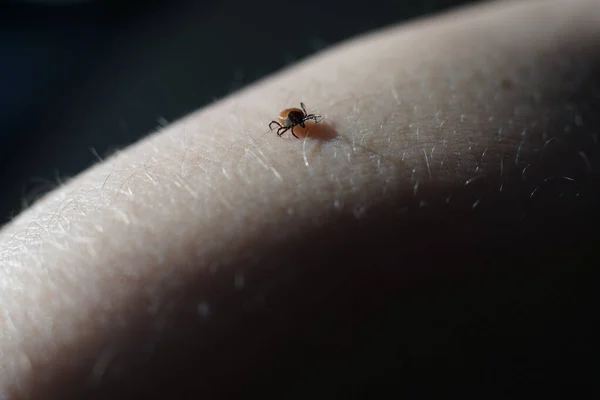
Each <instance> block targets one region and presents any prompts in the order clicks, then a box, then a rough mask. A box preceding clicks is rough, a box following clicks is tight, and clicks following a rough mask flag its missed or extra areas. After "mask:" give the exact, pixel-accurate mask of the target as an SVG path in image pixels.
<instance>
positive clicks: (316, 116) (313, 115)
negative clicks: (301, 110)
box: [305, 114, 320, 123]
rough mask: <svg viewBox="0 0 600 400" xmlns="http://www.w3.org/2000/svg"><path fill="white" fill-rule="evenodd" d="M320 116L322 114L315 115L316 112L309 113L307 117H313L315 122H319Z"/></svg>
mask: <svg viewBox="0 0 600 400" xmlns="http://www.w3.org/2000/svg"><path fill="white" fill-rule="evenodd" d="M319 117H320V115H315V114H308V115H307V116H306V117H305V119H312V120H313V121H315V122H317V123H318V122H319V120H318V118H319Z"/></svg>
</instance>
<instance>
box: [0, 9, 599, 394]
mask: <svg viewBox="0 0 600 400" xmlns="http://www.w3.org/2000/svg"><path fill="white" fill-rule="evenodd" d="M599 45H600V7H599V6H598V2H597V1H594V0H588V1H586V0H578V1H572V0H565V1H557V0H551V1H508V2H499V3H496V4H489V5H482V6H478V7H474V8H468V9H463V10H459V11H456V12H453V13H451V14H448V15H442V16H439V17H436V18H432V19H427V20H422V21H416V22H413V23H410V24H406V25H402V26H399V27H394V28H390V29H388V30H385V31H381V32H376V33H374V34H371V35H368V36H363V37H360V38H358V39H355V40H353V41H350V42H347V43H344V44H342V45H340V46H338V47H335V48H333V49H330V50H327V51H325V52H324V53H321V54H319V55H317V56H316V57H314V58H312V59H309V60H307V61H306V62H303V63H300V64H299V65H296V66H294V67H292V68H290V69H288V70H286V71H283V72H282V73H279V74H277V75H275V76H272V77H270V78H268V79H266V80H264V81H261V82H259V83H258V84H255V85H253V86H251V87H249V88H247V89H244V90H243V91H241V92H239V93H236V94H234V95H232V96H230V97H228V98H226V99H224V100H222V101H220V102H218V103H216V104H214V105H211V106H209V107H206V108H205V109H202V110H200V111H198V112H196V113H194V114H192V115H190V116H188V117H186V118H184V119H182V120H180V121H177V122H175V123H173V124H172V125H170V126H168V127H167V128H165V129H164V130H161V131H160V132H158V133H156V134H153V135H151V136H149V137H148V138H146V139H145V140H143V141H141V142H140V143H137V144H135V145H133V146H131V147H129V148H127V149H124V150H123V151H121V152H119V153H118V154H116V155H114V156H113V157H111V158H109V159H107V160H105V161H104V162H102V163H100V164H98V165H96V166H95V167H93V168H91V169H89V170H88V171H86V172H84V173H82V174H81V175H79V176H78V177H76V178H75V179H73V180H71V181H69V182H68V183H66V184H65V185H63V186H61V187H58V188H56V189H55V190H54V191H53V192H51V193H50V194H48V195H47V196H46V197H45V198H43V199H42V200H40V201H38V202H37V203H35V204H34V205H33V206H32V207H31V208H30V209H28V210H26V211H25V212H23V213H22V214H21V215H20V216H18V217H17V218H16V219H14V220H13V221H12V222H11V223H10V224H8V225H6V226H5V227H4V228H3V229H2V230H1V231H0V304H1V305H2V307H1V309H0V326H2V330H1V331H0V355H1V357H2V363H1V364H0V398H2V399H4V398H10V399H13V398H15V399H17V398H26V397H28V396H30V397H31V398H36V399H37V398H44V399H49V398H65V397H64V396H66V395H68V394H72V393H78V391H90V392H86V393H93V392H94V391H96V390H100V389H103V388H104V389H105V390H107V392H106V393H107V394H106V396H107V397H106V398H118V395H119V393H123V392H122V390H124V389H121V388H122V386H120V385H121V383H118V384H115V383H114V382H130V383H131V382H133V383H131V385H130V386H131V387H133V388H136V387H138V386H148V387H150V388H152V384H153V380H152V379H151V378H148V377H150V376H161V375H163V372H161V368H163V366H165V367H164V368H166V369H170V368H177V366H178V365H179V364H178V363H177V361H175V362H174V365H175V367H173V366H171V365H170V364H168V362H167V361H164V362H163V361H161V362H157V361H156V360H154V359H153V360H150V357H148V355H149V354H158V356H157V357H158V358H159V359H160V360H163V359H162V358H161V357H163V356H164V355H165V354H179V353H178V352H182V354H183V353H187V352H191V353H192V354H193V353H194V352H200V350H198V348H197V347H198V346H202V345H203V344H202V343H209V344H210V345H209V344H207V345H206V346H212V344H214V343H218V342H219V340H225V341H228V340H230V341H232V342H235V343H237V342H239V341H240V340H241V339H240V338H237V337H236V338H234V339H221V337H230V336H227V335H231V333H228V332H230V330H231V329H233V331H235V332H237V335H239V336H242V337H244V340H248V342H247V343H246V342H244V343H245V345H248V346H250V344H252V345H256V343H259V342H260V340H258V339H256V340H255V342H253V341H252V340H253V339H252V338H250V339H248V336H252V335H256V336H262V337H265V338H269V337H272V336H273V335H275V336H276V335H277V333H273V332H272V331H271V330H270V331H269V332H262V331H260V327H258V328H256V329H255V330H254V331H252V330H251V331H246V330H244V329H245V328H243V329H242V328H239V329H238V328H231V326H236V325H235V324H237V323H238V319H239V315H241V314H243V313H242V311H241V310H246V308H248V307H247V306H249V305H252V307H250V308H252V309H253V310H258V311H248V313H250V314H244V315H250V316H251V315H252V312H258V313H260V312H261V311H260V310H261V309H266V310H270V311H268V312H267V311H264V312H266V313H267V317H270V318H272V319H274V320H277V318H278V316H277V315H278V313H280V314H282V315H283V314H285V315H288V316H289V315H290V314H294V313H296V312H297V311H298V310H297V309H296V308H295V307H299V306H298V304H297V303H295V302H293V301H290V300H289V299H288V298H287V297H286V296H284V295H283V294H282V293H284V292H292V293H296V294H297V295H298V296H300V294H302V296H306V299H307V301H306V303H309V304H312V307H317V306H316V305H315V304H319V302H320V301H321V297H320V296H325V294H331V292H332V291H333V292H334V293H336V292H335V289H331V287H330V286H331V283H332V282H335V281H336V279H337V278H335V277H339V276H344V277H345V278H346V279H353V278H356V279H357V280H358V279H359V278H358V277H360V276H362V275H364V274H365V270H367V269H369V268H374V270H373V272H372V273H373V274H378V273H381V272H378V270H377V268H381V269H382V270H383V269H385V268H386V267H385V266H387V267H389V266H392V265H395V264H397V263H398V262H399V260H401V262H402V265H403V266H406V269H407V270H415V269H419V268H420V266H421V263H422V262H423V261H422V260H423V257H422V255H421V254H420V253H419V250H414V249H415V246H417V247H419V246H421V247H422V248H423V250H422V251H423V254H428V253H430V252H432V251H435V250H436V249H439V248H440V246H444V248H446V247H455V248H458V249H460V248H461V246H464V245H465V241H470V242H469V245H468V247H466V248H471V247H470V246H477V245H478V243H479V242H478V240H479V238H481V237H482V236H481V235H479V234H480V233H481V232H480V231H479V229H489V228H482V227H481V226H480V225H478V224H476V223H475V222H480V221H481V220H485V219H486V218H487V219H489V220H491V221H494V220H495V218H496V219H498V220H503V221H506V220H507V219H508V220H511V219H514V221H515V222H514V223H515V224H518V222H517V221H519V220H521V218H522V215H523V214H527V213H528V212H530V210H531V207H535V206H536V204H538V203H537V202H538V201H539V199H540V197H539V196H555V195H556V194H553V193H550V194H548V188H550V189H552V188H553V187H555V186H556V185H562V186H561V188H563V189H564V190H568V189H569V188H570V187H571V186H570V185H571V183H572V182H576V181H578V180H579V179H580V177H585V176H586V175H589V174H590V172H591V168H593V165H594V162H595V161H597V158H596V157H597V149H596V145H595V142H594V140H595V138H594V132H598V129H599V128H600V127H599V126H598V125H594V124H595V123H597V120H595V121H594V120H593V119H590V118H591V117H590V115H592V114H590V112H589V110H587V109H586V108H585V104H586V102H588V99H587V98H586V97H585V96H586V94H585V93H587V92H582V90H584V89H582V88H587V89H590V83H589V81H588V80H587V79H588V78H590V76H591V75H592V72H593V71H594V69H597V68H598V64H597V63H598V60H597V59H596V58H595V57H596V56H597V50H595V49H597V48H598V46H599ZM594 89H596V90H597V87H593V86H591V90H594ZM582 93H583V94H582ZM596 96H597V93H596ZM300 101H303V102H304V103H305V104H306V106H307V111H308V112H309V113H315V114H319V115H322V116H323V123H325V124H330V125H331V126H332V127H333V128H334V129H335V132H336V133H337V135H338V136H337V137H336V138H334V139H331V140H319V139H318V138H317V139H315V138H311V137H310V133H309V135H308V136H309V137H308V138H301V139H295V138H293V137H291V135H288V134H286V135H284V136H283V137H282V138H278V137H277V136H276V135H275V134H274V133H269V134H266V135H265V133H266V132H267V131H268V128H267V124H268V121H269V120H271V119H273V118H274V117H276V116H277V114H278V113H279V111H280V110H282V109H284V108H288V107H298V105H299V103H300ZM564 110H567V111H564ZM596 139H597V138H596ZM555 146H558V147H555ZM561 146H562V147H561ZM561 149H562V150H561ZM565 149H566V150H565ZM540 154H543V155H544V157H540ZM553 157H554V158H553ZM563 189H561V190H563ZM513 198H514V199H520V198H523V199H525V200H524V201H525V202H524V203H519V202H516V203H515V202H508V203H507V202H506V199H513ZM527 199H529V200H527ZM542 199H543V197H542ZM502 201H504V203H501V204H502V205H500V206H496V205H495V204H496V203H497V202H502ZM546 212H547V214H545V213H546ZM547 215H554V216H555V215H556V213H555V212H553V210H552V209H550V210H549V211H540V220H543V219H544V218H545V217H546V216H547ZM407 216H414V218H412V217H411V218H409V217H407ZM450 218H452V219H453V220H456V219H458V220H460V221H461V224H460V229H459V230H458V231H453V228H452V227H450V228H448V226H446V225H445V224H443V223H442V221H446V220H449V219H450ZM554 218H559V217H554ZM420 220H428V221H430V222H431V221H433V222H431V223H432V224H433V225H431V226H430V225H428V226H427V227H423V226H422V225H420V223H419V222H418V221H420ZM436 221H440V222H439V227H438V228H439V230H438V229H437V228H436V226H437V225H436ZM531 223H532V224H534V225H535V223H536V220H534V221H533V222H531ZM457 232H459V233H458V234H457ZM488 233H489V232H488ZM491 234H494V233H493V232H492V233H491ZM371 257H372V258H373V259H374V260H377V262H376V263H375V262H374V265H375V264H376V265H377V267H373V266H372V265H371V264H370V262H365V260H366V259H370V258H371ZM324 260H327V261H324ZM434 261H436V260H435V259H434V260H430V261H429V262H433V264H431V265H430V264H428V265H427V268H428V269H429V268H433V269H435V268H443V267H444V265H447V264H450V263H451V262H452V260H447V259H446V260H443V261H442V260H439V259H438V260H437V262H438V263H439V265H436V264H435V262H434ZM314 266H319V267H318V268H311V267H314ZM320 268H326V269H328V270H326V272H327V273H325V272H322V269H320ZM317 272H318V273H317ZM381 274H383V273H381ZM320 280H322V281H320ZM355 286H358V283H356V284H355ZM398 290H401V289H398ZM345 294H347V293H346V292H344V291H342V290H340V293H339V296H343V295H345ZM286 299H287V300H286ZM225 300H226V301H225ZM278 307H279V308H278ZM306 307H308V309H309V311H308V312H310V307H311V306H306ZM305 311H306V310H305ZM244 312H246V311H244ZM269 313H271V314H269ZM244 318H248V317H244ZM239 323H240V324H242V323H241V322H239ZM240 326H241V325H240ZM244 326H245V325H244ZM184 329H186V330H185V332H188V333H187V336H186V335H183V339H181V338H179V336H177V335H176V333H174V332H178V331H181V330H184ZM190 332H192V333H190ZM249 332H250V333H249ZM281 334H283V333H281ZM223 335H225V336H223ZM198 342H200V345H198ZM227 343H228V342H227ZM157 349H158V350H157ZM239 350H240V349H237V350H236V351H235V352H234V354H237V352H239ZM161 351H162V353H161ZM259 351H260V350H257V352H259ZM155 352H156V353H155ZM140 354H141V355H140ZM221 356H222V357H225V355H217V356H215V357H217V358H220V357H221ZM255 356H256V354H255V353H252V352H251V351H249V352H248V353H247V354H246V356H245V357H246V358H244V360H242V361H243V362H241V361H240V362H232V363H231V364H234V367H232V366H231V365H230V366H229V367H227V368H231V369H232V371H234V372H233V373H232V374H233V375H231V376H236V375H235V373H240V374H241V373H243V371H245V370H244V369H243V368H245V366H246V367H248V366H247V365H248V364H249V363H250V362H249V361H248V357H249V358H250V359H252V357H255ZM192 357H193V356H192ZM227 357H231V354H229V355H227ZM167 359H168V357H167ZM131 360H134V361H131ZM202 360H206V358H203V356H198V360H196V361H195V362H197V364H196V365H197V370H200V371H212V370H219V368H221V369H220V370H219V371H227V372H224V373H225V374H229V373H230V371H229V370H228V369H227V368H225V369H223V368H224V367H223V365H220V364H219V365H218V366H215V365H213V363H214V362H215V359H214V358H212V359H210V360H212V361H210V362H209V361H202ZM170 361H173V360H170ZM250 364H251V363H250ZM227 365H229V364H227ZM179 366H181V365H179ZM145 368H148V369H145ZM248 368H252V365H250V366H249V367H248ZM238 370H239V371H242V372H239V371H238ZM152 374H156V375H152ZM182 376H184V375H182ZM115 377H117V378H120V379H121V380H119V381H117V380H116V378H115ZM133 377H138V378H133ZM139 377H141V378H139ZM185 379H186V378H185V377H184V378H181V381H177V380H175V381H173V382H175V383H172V384H174V385H185V384H186V382H185ZM193 379H194V380H195V383H196V384H197V387H202V388H203V389H202V390H209V389H206V387H210V385H211V384H212V383H211V382H200V383H198V380H200V381H201V379H199V378H198V377H197V376H196V377H194V378H193ZM203 385H204V386H203ZM150 390H151V389H150ZM198 390H200V389H198ZM97 398H104V397H102V396H100V395H99V397H97Z"/></svg>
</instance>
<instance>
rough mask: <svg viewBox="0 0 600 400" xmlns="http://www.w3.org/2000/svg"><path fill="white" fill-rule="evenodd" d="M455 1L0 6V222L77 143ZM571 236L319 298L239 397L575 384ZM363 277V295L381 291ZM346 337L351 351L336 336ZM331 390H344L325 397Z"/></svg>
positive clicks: (156, 117) (577, 323) (581, 329)
mask: <svg viewBox="0 0 600 400" xmlns="http://www.w3.org/2000/svg"><path fill="white" fill-rule="evenodd" d="M470 2H473V1H470ZM470 2H469V1H453V0H429V1H402V0H396V1H383V0H370V1H368V2H363V3H360V4H359V3H352V2H349V1H328V2H326V1H320V0H303V1H298V2H289V3H286V2H282V1H245V0H230V1H183V0H182V1H176V0H172V1H139V2H136V1H130V2H125V1H80V2H70V3H69V2H64V3H65V4H62V5H60V6H59V5H51V4H50V3H51V2H50V1H46V2H42V1H39V2H37V4H33V2H28V3H26V2H8V3H6V2H5V3H2V5H0V127H1V128H0V171H2V172H1V174H2V175H1V176H0V178H1V182H2V186H3V187H2V189H1V191H0V193H1V195H0V223H4V222H6V221H8V220H9V219H10V218H11V217H12V216H14V215H15V214H17V213H18V212H19V211H20V210H21V209H22V207H23V206H24V205H26V204H27V203H28V202H30V201H31V200H33V199H35V198H36V196H39V195H40V194H42V193H43V192H45V191H47V190H49V189H51V188H52V187H53V186H55V185H56V184H57V182H58V181H59V180H61V179H64V178H65V177H68V176H73V175H75V174H77V173H78V172H80V171H81V170H83V169H85V168H86V167H88V166H89V165H90V164H92V163H94V162H96V161H97V159H96V156H95V154H94V151H95V152H97V154H99V155H100V156H105V155H107V154H109V153H110V152H112V151H114V150H115V149H118V148H122V147H124V146H126V145H128V144H130V143H132V142H135V141H136V140H138V139H139V138H141V137H142V136H144V135H146V134H148V133H149V132H151V131H152V130H153V129H155V128H156V127H157V126H159V125H160V124H162V123H163V122H164V121H172V120H174V119H176V118H178V117H181V116H183V115H185V114H186V113H188V112H190V111H193V110H195V109H197V108H199V107H202V106H203V105H206V104H207V103H210V102H211V101H213V100H214V99H217V98H220V97H223V96H225V95H227V94H229V93H231V92H232V91H235V90H236V89H238V88H240V87H242V86H244V85H246V84H248V83H251V82H253V81H255V80H257V79H259V78H261V77H264V76H266V75H268V74H269V73H272V72H274V71H276V70H278V69H280V68H282V67H283V66H285V65H286V64H289V63H291V62H294V61H295V60H298V59H301V58H304V57H306V56H308V55H310V54H312V53H314V52H316V51H318V50H320V49H322V48H324V47H327V46H330V45H333V44H335V43H337V42H339V41H341V40H344V39H347V38H349V37H351V36H354V35H357V34H360V33H363V32H366V31H369V30H372V29H375V28H379V27H382V26H385V25H388V24H392V23H397V22H400V21H402V20H406V19H409V18H414V17H418V16H422V15H426V14H428V13H433V12H437V11H441V10H444V9H447V8H449V7H451V6H455V5H458V4H465V3H470ZM42 3H44V4H42ZM125 3H127V4H125ZM303 28H305V29H303ZM92 149H94V150H92ZM585 218H586V217H585V216H583V217H582V218H581V220H585ZM594 218H595V219H594V221H598V218H596V217H594ZM581 226H585V227H586V228H589V225H583V223H582V225H576V223H575V222H573V224H572V225H571V226H569V227H564V229H568V230H569V231H570V232H576V233H577V234H578V235H579V236H578V235H571V236H570V237H569V238H567V239H563V238H562V236H561V233H562V232H561V229H563V228H561V227H556V226H553V227H552V228H553V229H554V230H552V231H551V232H550V231H548V232H550V233H548V232H547V233H548V234H547V235H546V236H545V237H541V236H540V239H539V240H536V241H529V242H525V241H524V242H523V243H521V247H519V245H517V244H514V247H515V248H516V249H517V250H515V252H514V253H511V254H505V253H504V251H503V249H505V248H506V246H511V245H510V244H506V243H504V244H502V245H501V246H500V245H498V246H497V247H495V248H494V247H493V245H491V246H490V247H489V248H485V249H479V252H476V251H475V250H478V249H472V250H473V254H474V256H473V257H472V259H471V260H470V262H471V264H468V265H467V264H465V265H463V266H462V267H461V269H459V270H460V271H461V273H459V274H454V275H452V274H449V275H448V276H444V275H443V274H442V275H438V276H435V277H432V278H429V279H428V280H426V281H424V282H417V283H416V284H415V285H414V286H413V284H412V283H411V284H407V287H406V288H405V289H404V290H403V292H402V294H397V295H396V294H394V293H393V291H383V292H382V293H380V296H379V297H376V298H373V297H371V296H370V294H369V295H366V294H365V295H364V298H362V297H361V295H360V294H356V297H355V299H354V301H357V300H356V299H360V300H361V302H360V303H356V304H354V306H353V307H350V308H348V305H347V304H346V305H341V304H336V303H335V302H332V303H331V304H323V305H322V307H321V310H322V312H321V317H322V318H323V320H322V321H317V323H316V324H315V318H314V316H311V317H310V318H307V319H306V321H305V322H306V324H307V325H306V330H307V331H306V332H304V331H303V332H300V333H298V334H297V335H296V339H291V341H290V343H289V344H288V345H286V346H284V350H283V351H280V352H279V353H277V354H275V355H273V356H272V357H271V358H272V359H271V364H270V365H271V367H269V366H265V367H264V368H262V369H261V370H260V371H258V372H256V374H255V375H253V376H252V378H251V379H250V378H249V380H248V382H247V383H246V384H247V386H244V385H242V386H241V387H240V390H243V391H246V390H247V392H248V393H252V391H253V388H254V389H256V387H255V386H253V384H254V383H258V384H261V385H262V387H266V386H269V385H272V384H273V383H274V382H275V381H279V382H280V383H283V384H286V385H287V386H288V389H289V388H292V392H293V393H295V394H296V395H298V397H294V396H292V398H313V397H315V396H316V397H318V398H322V396H319V394H321V395H323V394H325V393H327V394H328V395H329V396H330V397H328V398H350V397H353V396H359V397H360V396H361V395H362V396H364V398H383V397H385V393H387V392H388V390H389V388H390V385H394V384H398V385H400V383H402V384H404V386H403V388H402V390H400V389H399V388H398V387H397V388H396V389H398V390H397V391H396V392H397V393H398V392H404V390H406V391H407V392H406V393H407V394H409V397H411V398H412V397H421V396H422V395H423V394H424V393H427V392H429V391H430V390H432V389H434V390H436V391H441V392H444V391H454V392H455V393H456V391H457V390H458V391H459V392H463V391H467V392H470V391H476V392H477V393H479V394H480V397H482V398H485V399H490V398H513V397H514V395H515V394H520V393H523V392H522V391H521V390H522V389H523V388H529V389H531V388H535V389H534V390H535V394H536V395H538V396H540V395H541V391H540V389H541V388H544V389H545V392H546V394H556V393H558V392H559V389H561V388H562V389H564V390H566V391H568V390H569V389H568V388H569V386H566V383H567V382H568V383H570V384H574V385H577V387H581V384H582V383H586V382H587V383H589V382H592V376H593V375H594V374H593V373H592V370H591V369H589V368H587V367H586V365H585V364H580V360H581V359H582V358H583V357H585V356H586V355H588V353H589V352H590V350H591V343H592V342H593V341H594V340H593V337H592V330H591V326H592V321H593V320H596V319H597V318H595V315H596V314H597V310H596V309H595V308H594V307H593V306H592V304H594V302H593V301H592V293H593V292H594V291H595V288H594V285H593V284H592V282H593V281H592V280H591V279H589V278H590V276H591V273H590V272H589V271H590V268H589V267H590V261H589V260H591V259H597V251H596V249H595V246H596V245H595V244H594V243H598V241H597V236H598V234H596V235H595V236H593V240H592V237H590V236H587V240H586V241H583V240H580V239H581V238H582V237H584V236H585V233H584V231H583V229H581ZM549 235H554V239H553V240H550V239H548V238H549V237H550V236H549ZM557 238H558V239H557ZM516 240H517V239H515V241H516ZM496 244H498V243H496ZM359 247H360V246H359ZM551 250H552V251H551ZM439 257H442V256H441V255H440V256H439ZM515 260H519V261H520V263H517V264H514V263H513V261H515ZM506 266H509V267H510V268H506ZM523 266H524V267H525V268H523V269H520V268H521V267H523ZM483 267H485V268H483ZM473 271H477V272H473ZM451 275H452V276H451ZM465 276H468V277H470V279H465ZM372 279H373V278H372ZM308 285H309V284H307V286H308ZM371 285H372V286H373V288H374V290H373V292H372V293H376V292H377V290H378V288H379V287H380V286H381V287H383V286H385V285H386V282H371ZM365 286H368V285H366V284H365ZM348 290H349V292H350V293H352V292H354V289H352V288H351V289H348ZM594 297H595V296H594ZM340 301H341V300H340ZM374 310H375V311H374ZM344 313H345V314H348V315H345V314H344ZM353 313H354V314H353ZM350 314H352V315H350ZM332 315H338V316H339V318H341V320H344V321H354V322H353V323H351V324H350V323H349V324H348V325H344V324H343V323H342V324H340V323H336V319H335V317H333V318H332V317H331V316H332ZM357 315H361V317H360V318H359V317H357ZM292 317H293V316H288V318H292ZM274 321H275V322H277V321H280V320H277V319H275V320H274ZM356 321H358V322H356ZM310 329H312V330H313V331H314V332H313V331H311V332H312V333H311V332H308V330H310ZM307 332H308V333H307ZM320 332H328V333H327V334H324V336H323V335H322V333H320ZM348 332H352V337H353V338H354V339H353V340H355V342H352V343H342V344H340V343H339V342H338V341H337V339H336V338H338V337H343V336H344V334H346V335H347V334H348ZM338 334H339V335H338ZM307 337H308V338H309V339H307ZM302 341H304V344H302ZM290 360H291V361H290ZM290 371H291V372H290ZM407 382H409V383H410V384H409V385H405V384H406V383H407ZM304 383H306V385H305V384H304ZM322 387H326V389H324V390H325V391H324V392H320V391H319V390H320V388H322ZM340 387H344V388H345V389H344V390H346V392H345V394H344V395H342V397H336V394H338V395H339V393H340V392H339V391H338V389H339V388H340ZM482 387H483V388H485V389H483V390H480V389H482ZM288 394H289V393H286V395H283V397H284V398H290V396H289V395H288ZM300 394H302V395H300ZM303 396H304V397H303ZM175 397H176V396H175ZM175 397H174V398H175Z"/></svg>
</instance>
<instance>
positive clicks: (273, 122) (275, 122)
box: [269, 121, 283, 130]
mask: <svg viewBox="0 0 600 400" xmlns="http://www.w3.org/2000/svg"><path fill="white" fill-rule="evenodd" d="M273 124H275V125H277V126H279V129H281V128H283V127H282V126H281V124H280V123H279V122H277V121H271V122H269V129H270V130H273V128H271V125H273Z"/></svg>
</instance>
